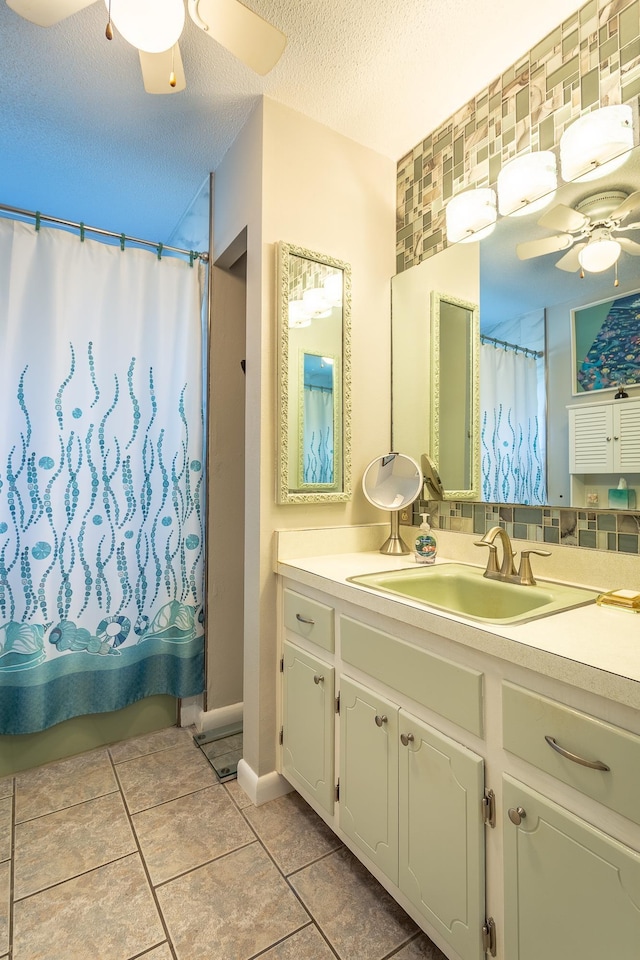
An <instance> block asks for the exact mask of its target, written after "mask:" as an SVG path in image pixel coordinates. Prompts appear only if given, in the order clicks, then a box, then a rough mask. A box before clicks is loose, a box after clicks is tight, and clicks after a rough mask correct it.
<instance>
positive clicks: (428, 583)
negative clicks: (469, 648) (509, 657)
mask: <svg viewBox="0 0 640 960" xmlns="http://www.w3.org/2000/svg"><path fill="white" fill-rule="evenodd" d="M483 574H484V570H483V569H481V568H480V567H472V566H469V565H468V564H466V563H442V564H436V565H435V566H416V567H415V568H413V569H407V570H390V571H387V572H385V573H365V574H362V575H360V576H356V577H349V581H350V582H351V583H358V584H360V585H361V586H363V587H369V588H370V589H371V590H379V591H380V592H381V593H389V594H393V595H394V596H398V597H404V598H405V599H408V600H417V601H418V602H419V603H424V604H427V605H428V606H429V607H434V608H436V609H438V610H446V611H447V612H448V613H453V614H457V615H458V616H461V617H470V618H471V619H472V620H483V621H484V622H485V623H523V622H524V621H526V620H534V619H537V618H538V617H547V616H549V615H550V614H552V613H560V612H561V611H562V610H570V609H572V608H573V607H582V606H584V605H585V604H588V603H594V602H595V599H596V597H597V593H596V592H595V591H593V590H586V589H583V588H582V587H569V586H566V585H565V584H563V583H552V582H550V581H542V582H541V581H538V583H537V584H536V586H534V587H524V586H522V585H521V584H518V583H503V582H502V581H499V580H488V579H487V578H486V577H484V576H483Z"/></svg>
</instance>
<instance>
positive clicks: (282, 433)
mask: <svg viewBox="0 0 640 960" xmlns="http://www.w3.org/2000/svg"><path fill="white" fill-rule="evenodd" d="M290 256H294V257H301V258H302V259H304V260H313V261H314V262H316V263H321V264H324V265H325V266H328V267H333V268H334V269H336V270H341V271H342V276H343V298H342V357H341V362H340V364H339V365H338V369H339V370H341V374H342V375H341V380H340V383H339V385H338V387H339V389H336V395H337V397H338V398H339V400H341V410H340V411H337V414H338V416H337V418H336V423H335V426H336V427H338V426H340V428H341V443H340V445H339V448H338V453H337V455H336V457H335V464H334V469H335V474H334V476H337V475H338V472H340V474H341V480H342V482H341V483H339V481H338V482H337V483H335V484H334V485H333V487H332V489H330V490H323V489H322V488H321V487H320V486H318V487H315V488H310V489H309V491H308V492H306V491H305V492H301V491H300V490H292V489H291V486H290V478H289V416H290V405H291V404H292V403H294V404H295V412H296V415H297V411H298V410H299V404H300V403H301V402H302V401H301V398H297V399H296V398H293V399H292V398H291V397H290V396H289V369H290V362H291V360H292V358H290V356H289V257H290ZM277 295H278V304H277V318H278V390H279V400H278V471H277V478H276V501H277V503H282V504H285V503H345V502H347V501H348V500H351V266H350V264H348V263H345V262H344V261H343V260H337V259H336V258H335V257H329V256H326V255H325V254H322V253H316V252H314V251H313V250H307V249H306V248H304V247H298V246H296V245H294V244H292V243H285V242H283V241H281V242H280V243H278V286H277Z"/></svg>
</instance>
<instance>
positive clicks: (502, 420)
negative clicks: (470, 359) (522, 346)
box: [480, 343, 547, 504]
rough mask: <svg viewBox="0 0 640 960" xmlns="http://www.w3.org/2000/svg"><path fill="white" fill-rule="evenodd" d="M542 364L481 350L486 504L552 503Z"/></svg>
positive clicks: (490, 348) (505, 352)
mask: <svg viewBox="0 0 640 960" xmlns="http://www.w3.org/2000/svg"><path fill="white" fill-rule="evenodd" d="M538 362H539V361H537V360H536V358H535V357H532V356H527V355H525V354H524V353H522V352H521V351H518V352H516V351H515V350H513V349H506V350H505V349H504V348H503V347H495V346H493V345H492V344H488V343H487V344H482V345H481V347H480V410H481V424H480V436H481V471H482V499H483V500H485V501H487V502H490V503H526V504H544V503H546V502H547V491H546V480H545V465H544V421H543V417H542V416H541V415H540V413H539V408H538V395H539V389H538V380H539V371H538Z"/></svg>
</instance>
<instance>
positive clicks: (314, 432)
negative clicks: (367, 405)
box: [303, 385, 334, 483]
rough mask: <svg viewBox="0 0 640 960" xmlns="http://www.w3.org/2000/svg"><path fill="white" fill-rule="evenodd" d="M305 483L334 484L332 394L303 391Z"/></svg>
mask: <svg viewBox="0 0 640 960" xmlns="http://www.w3.org/2000/svg"><path fill="white" fill-rule="evenodd" d="M303 437H304V441H303V457H304V473H303V476H304V482H305V483H333V475H334V469H333V390H328V389H327V388H326V387H308V386H306V385H305V388H304V429H303Z"/></svg>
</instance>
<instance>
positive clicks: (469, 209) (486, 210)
mask: <svg viewBox="0 0 640 960" xmlns="http://www.w3.org/2000/svg"><path fill="white" fill-rule="evenodd" d="M497 216H498V214H497V212H496V193H495V190H492V189H491V188H490V187H480V188H478V189H475V190H465V191H464V192H463V193H459V194H458V195H457V196H455V197H452V198H451V200H449V202H448V204H447V206H446V209H445V220H446V229H447V241H448V242H449V243H471V242H473V241H476V240H484V238H485V237H488V236H489V234H490V233H491V232H492V230H493V228H494V227H495V225H496V219H497Z"/></svg>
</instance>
